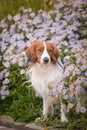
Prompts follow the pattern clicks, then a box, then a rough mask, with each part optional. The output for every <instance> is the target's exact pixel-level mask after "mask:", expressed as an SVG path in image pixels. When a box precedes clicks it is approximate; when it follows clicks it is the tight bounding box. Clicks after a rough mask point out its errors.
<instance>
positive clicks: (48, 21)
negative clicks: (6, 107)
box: [0, 0, 87, 113]
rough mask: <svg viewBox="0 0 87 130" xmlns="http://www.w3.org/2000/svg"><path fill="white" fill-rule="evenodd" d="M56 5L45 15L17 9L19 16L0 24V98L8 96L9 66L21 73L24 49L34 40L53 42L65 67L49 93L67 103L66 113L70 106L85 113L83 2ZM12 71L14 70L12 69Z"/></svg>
mask: <svg viewBox="0 0 87 130" xmlns="http://www.w3.org/2000/svg"><path fill="white" fill-rule="evenodd" d="M57 2H58V4H56V5H55V7H54V9H52V10H50V11H49V12H45V11H43V10H39V11H38V14H35V13H34V12H32V10H31V9H30V8H29V9H25V8H23V7H22V8H20V11H21V13H18V14H16V15H15V16H12V15H10V14H9V15H8V16H7V18H5V19H2V20H1V21H0V28H1V34H0V48H1V52H0V63H1V65H0V68H1V72H0V81H1V82H0V83H1V86H0V98H1V99H2V100H5V98H6V97H7V96H8V95H9V94H10V91H9V89H8V87H9V84H10V80H9V77H10V73H11V72H10V71H9V70H10V69H9V68H10V67H11V65H15V64H18V66H19V69H20V73H19V74H20V75H24V74H25V69H23V67H24V66H25V64H26V58H25V56H24V51H25V48H27V47H28V46H29V45H30V44H31V43H32V42H35V41H37V40H44V41H45V40H50V41H53V42H54V43H55V44H56V45H57V47H58V48H59V50H60V52H61V59H62V62H63V64H64V67H65V72H64V80H63V81H61V82H60V83H59V84H58V87H57V88H56V87H55V88H54V89H53V90H52V91H51V92H50V93H49V94H51V95H52V96H56V97H58V96H60V95H61V98H62V100H64V101H67V103H68V105H67V111H68V112H69V111H70V110H71V109H72V108H73V107H74V108H75V110H76V112H77V113H80V112H81V113H85V112H86V108H85V99H86V96H87V88H86V85H87V61H86V57H87V53H86V48H87V37H86V34H87V21H86V16H87V8H85V6H86V7H87V1H86V0H76V1H74V0H72V1H68V2H64V1H62V0H57ZM13 71H15V70H13Z"/></svg>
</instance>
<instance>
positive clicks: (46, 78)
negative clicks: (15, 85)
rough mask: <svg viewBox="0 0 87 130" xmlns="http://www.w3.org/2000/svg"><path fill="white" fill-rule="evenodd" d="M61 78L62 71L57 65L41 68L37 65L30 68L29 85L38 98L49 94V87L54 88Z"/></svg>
mask: <svg viewBox="0 0 87 130" xmlns="http://www.w3.org/2000/svg"><path fill="white" fill-rule="evenodd" d="M62 77H63V69H62V68H61V67H60V66H59V65H58V64H56V65H53V64H50V65H48V66H41V65H40V64H38V63H37V64H35V65H34V66H33V67H32V68H31V83H32V86H33V87H34V89H35V90H36V92H38V93H39V94H40V96H42V95H43V93H45V92H46V93H49V87H50V88H53V87H56V86H57V84H58V82H59V81H60V80H62Z"/></svg>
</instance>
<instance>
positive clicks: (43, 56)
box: [41, 42, 50, 62]
mask: <svg viewBox="0 0 87 130" xmlns="http://www.w3.org/2000/svg"><path fill="white" fill-rule="evenodd" d="M43 45H44V51H43V53H42V56H41V62H43V60H44V58H45V57H46V58H48V59H49V61H50V56H49V54H48V52H47V46H46V43H45V42H43Z"/></svg>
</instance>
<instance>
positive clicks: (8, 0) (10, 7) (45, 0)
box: [0, 0, 56, 20]
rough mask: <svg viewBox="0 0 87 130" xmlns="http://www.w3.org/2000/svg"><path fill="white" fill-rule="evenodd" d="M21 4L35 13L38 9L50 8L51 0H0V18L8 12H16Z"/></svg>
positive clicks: (12, 13)
mask: <svg viewBox="0 0 87 130" xmlns="http://www.w3.org/2000/svg"><path fill="white" fill-rule="evenodd" d="M55 2H56V0H55V1H54V3H55ZM21 6H23V7H25V8H32V11H34V12H36V13H37V12H38V10H39V9H43V10H49V8H52V5H51V0H0V20H1V19H2V18H4V17H6V16H7V15H8V14H11V15H14V14H16V13H17V12H18V10H19V8H20V7H21Z"/></svg>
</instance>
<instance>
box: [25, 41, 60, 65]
mask: <svg viewBox="0 0 87 130" xmlns="http://www.w3.org/2000/svg"><path fill="white" fill-rule="evenodd" d="M25 53H26V56H27V57H28V60H29V62H32V63H36V62H38V63H40V64H45V65H46V64H49V63H53V64H56V63H57V59H58V57H59V55H60V53H59V50H58V49H57V47H56V45H55V43H52V42H42V41H38V42H35V43H32V44H31V45H30V47H29V48H28V49H27V50H26V52H25Z"/></svg>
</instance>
